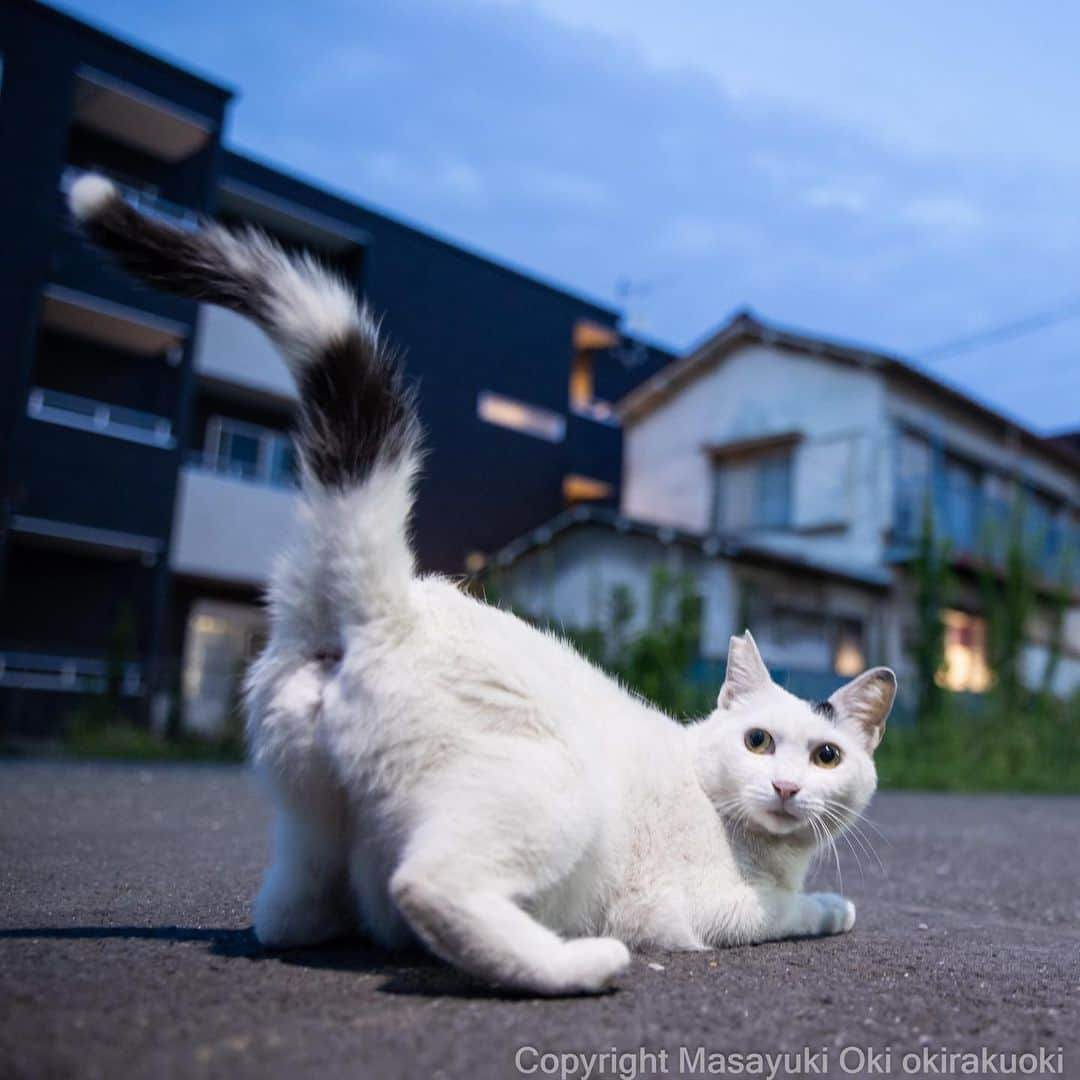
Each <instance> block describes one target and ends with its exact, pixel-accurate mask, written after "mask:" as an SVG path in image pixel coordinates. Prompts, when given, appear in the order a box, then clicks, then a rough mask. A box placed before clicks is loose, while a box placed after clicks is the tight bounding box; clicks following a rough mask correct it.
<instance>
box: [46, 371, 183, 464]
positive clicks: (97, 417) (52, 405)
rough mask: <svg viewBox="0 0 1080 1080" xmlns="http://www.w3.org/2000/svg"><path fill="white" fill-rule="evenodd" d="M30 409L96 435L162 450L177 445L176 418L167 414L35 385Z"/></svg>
mask: <svg viewBox="0 0 1080 1080" xmlns="http://www.w3.org/2000/svg"><path fill="white" fill-rule="evenodd" d="M26 413H27V415H28V416H30V417H32V418H33V419H34V420H43V421H45V422H46V423H49V424H60V425H61V426H62V427H69V428H75V429H76V430H79V431H89V432H93V433H94V434H96V435H108V436H110V437H112V438H114V439H126V440H127V441H128V442H136V443H142V444H143V445H144V446H155V447H158V448H159V449H162V450H171V449H172V448H173V447H174V446H175V445H176V440H175V439H174V438H173V434H172V422H171V421H170V420H169V419H168V418H167V417H164V416H155V415H153V414H152V413H144V412H140V411H139V410H137V409H129V408H126V407H125V406H123V405H110V404H108V403H107V402H103V401H93V400H91V399H90V398H84V397H78V396H76V395H75V394H65V393H63V392H62V391H60V390H47V389H45V388H43V387H40V386H35V387H34V388H33V389H32V390H31V391H30V397H29V399H28V401H27V405H26Z"/></svg>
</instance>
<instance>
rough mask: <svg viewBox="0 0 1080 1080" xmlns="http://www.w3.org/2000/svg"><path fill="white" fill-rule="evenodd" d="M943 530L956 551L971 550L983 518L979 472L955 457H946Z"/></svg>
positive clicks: (974, 544)
mask: <svg viewBox="0 0 1080 1080" xmlns="http://www.w3.org/2000/svg"><path fill="white" fill-rule="evenodd" d="M943 510H944V518H945V520H944V523H943V525H944V532H945V535H946V536H947V537H948V538H949V540H950V541H951V542H952V545H953V548H954V549H955V550H957V551H959V552H974V551H975V550H976V548H977V547H978V545H979V539H980V537H979V533H980V531H981V522H982V475H981V472H980V470H979V469H977V468H976V467H975V466H973V465H969V464H968V463H967V462H964V461H960V460H958V459H956V458H951V457H950V458H946V459H945V491H944V507H943Z"/></svg>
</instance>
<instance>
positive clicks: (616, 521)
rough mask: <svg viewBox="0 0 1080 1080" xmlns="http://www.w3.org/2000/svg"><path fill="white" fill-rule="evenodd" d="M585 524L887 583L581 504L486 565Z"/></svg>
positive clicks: (509, 560) (885, 575)
mask: <svg viewBox="0 0 1080 1080" xmlns="http://www.w3.org/2000/svg"><path fill="white" fill-rule="evenodd" d="M588 526H592V527H598V528H602V529H610V530H611V531H613V532H616V533H622V534H626V535H630V536H644V537H647V538H649V539H652V540H656V541H657V542H658V543H660V544H663V545H665V546H667V545H670V544H677V545H679V546H680V547H684V548H689V549H691V550H693V551H699V552H701V553H702V554H703V555H705V556H706V557H707V558H723V559H734V560H738V561H740V562H746V563H754V564H758V565H767V566H775V567H779V568H781V569H784V570H794V571H798V572H801V573H805V574H813V575H816V576H818V577H825V578H830V579H833V580H838V581H844V582H848V583H850V584H854V585H860V586H863V587H867V586H869V587H871V588H875V589H887V588H888V587H889V586H890V584H891V582H892V577H891V575H890V574H889V572H888V571H886V570H875V569H870V568H867V569H865V570H853V569H851V568H850V567H842V566H838V565H836V564H833V563H828V562H822V561H818V560H813V559H806V558H803V557H802V556H799V555H791V554H781V553H778V552H775V551H772V550H770V549H768V548H766V547H763V546H762V545H761V544H755V543H752V542H748V541H746V540H744V539H739V538H736V537H733V536H727V535H724V534H719V533H709V534H704V535H703V534H700V533H694V532H688V531H687V530H685V529H676V528H674V527H672V526H669V525H654V524H652V523H651V522H647V521H639V520H636V519H634V518H628V517H624V516H623V515H622V514H620V513H618V511H616V510H613V509H611V508H609V507H603V506H586V505H582V506H575V507H573V508H571V509H569V510H564V511H563V512H562V513H561V514H559V515H558V516H556V517H554V518H552V519H551V520H550V521H548V522H545V523H544V524H543V525H539V526H537V527H536V528H535V529H532V530H530V531H529V532H527V533H525V534H524V535H522V536H519V537H518V538H517V539H515V540H512V541H511V542H510V543H509V544H507V545H505V546H504V547H502V548H500V549H499V550H498V551H496V552H495V554H494V555H493V556H492V557H491V559H490V560H489V565H494V566H496V567H505V566H510V565H512V564H513V563H515V562H516V561H517V560H518V559H520V558H521V557H522V556H523V555H527V554H528V553H529V552H531V551H535V550H536V549H538V548H542V547H546V546H547V545H548V544H550V543H551V542H552V541H553V540H554V539H556V538H557V537H559V536H561V535H563V534H565V533H568V532H571V531H572V530H574V529H579V528H583V527H588Z"/></svg>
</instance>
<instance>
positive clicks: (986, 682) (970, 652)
mask: <svg viewBox="0 0 1080 1080" xmlns="http://www.w3.org/2000/svg"><path fill="white" fill-rule="evenodd" d="M941 618H942V621H943V622H944V623H945V664H944V666H943V667H942V669H941V670H940V671H939V672H938V674H937V683H938V685H939V686H942V687H944V688H945V689H946V690H966V691H968V692H969V693H973V694H981V693H982V692H983V691H985V690H988V689H989V688H990V682H991V676H990V665H989V663H988V662H987V659H986V620H985V619H983V618H982V617H981V616H979V615H969V614H968V613H967V612H965V611H955V610H952V609H949V610H946V611H943V612H942V613H941Z"/></svg>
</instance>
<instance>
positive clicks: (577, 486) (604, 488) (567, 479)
mask: <svg viewBox="0 0 1080 1080" xmlns="http://www.w3.org/2000/svg"><path fill="white" fill-rule="evenodd" d="M562 490H563V498H564V499H565V500H566V501H567V502H568V503H579V502H597V501H599V500H600V499H610V498H611V496H612V493H613V491H614V488H612V486H611V484H608V483H605V482H604V481H603V480H594V479H593V478H592V477H591V476H579V475H578V474H577V473H568V474H567V475H566V476H564V477H563V483H562Z"/></svg>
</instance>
